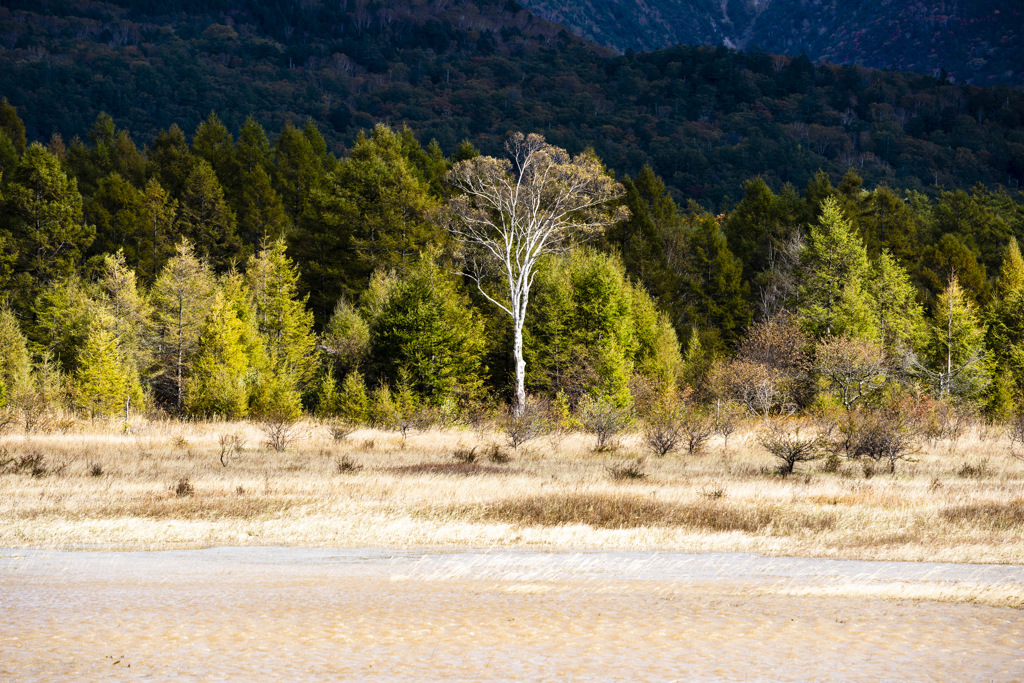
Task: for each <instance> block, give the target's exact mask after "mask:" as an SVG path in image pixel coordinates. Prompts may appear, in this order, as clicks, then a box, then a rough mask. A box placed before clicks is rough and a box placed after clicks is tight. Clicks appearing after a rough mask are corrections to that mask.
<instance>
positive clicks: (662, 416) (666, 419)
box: [644, 406, 683, 458]
mask: <svg viewBox="0 0 1024 683" xmlns="http://www.w3.org/2000/svg"><path fill="white" fill-rule="evenodd" d="M682 441H683V418H682V415H680V410H679V407H678V406H663V407H660V408H656V409H654V410H653V411H652V413H651V415H650V416H649V417H648V418H647V419H646V420H645V421H644V443H646V444H647V447H648V448H649V449H650V450H651V452H652V453H654V454H655V455H656V456H658V457H659V458H663V457H665V456H666V455H668V454H669V453H673V452H675V451H676V450H677V449H678V448H679V446H680V445H682Z"/></svg>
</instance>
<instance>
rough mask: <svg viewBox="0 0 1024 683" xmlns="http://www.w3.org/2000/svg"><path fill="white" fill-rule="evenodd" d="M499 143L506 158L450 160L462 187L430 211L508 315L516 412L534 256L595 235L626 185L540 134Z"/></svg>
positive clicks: (453, 178) (621, 214)
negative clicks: (497, 282) (439, 209)
mask: <svg viewBox="0 0 1024 683" xmlns="http://www.w3.org/2000/svg"><path fill="white" fill-rule="evenodd" d="M505 150H506V151H507V152H508V155H509V157H510V158H509V159H496V158H494V157H486V156H480V157H476V158H474V159H468V160H466V161H460V162H459V163H457V164H456V165H455V167H454V168H453V169H452V170H451V171H450V172H449V174H448V182H449V183H450V184H451V185H452V186H454V187H455V189H456V190H457V191H459V192H461V194H458V195H456V196H455V197H454V198H453V199H452V200H451V201H450V202H449V203H448V206H447V210H445V211H443V212H440V213H439V214H437V215H438V217H439V219H440V220H439V223H440V224H441V226H442V227H443V228H444V229H445V230H446V231H447V232H448V233H449V234H450V235H451V236H452V237H454V238H455V239H456V240H459V241H460V242H462V243H463V245H464V246H465V247H467V249H466V260H467V268H466V275H467V276H468V277H469V278H470V279H472V280H474V281H475V282H476V285H477V289H478V290H479V291H480V294H481V295H483V296H484V297H485V298H486V299H487V300H488V301H490V302H491V303H493V304H494V305H495V306H497V307H498V308H500V309H501V310H503V311H505V313H507V314H508V315H509V316H510V317H511V318H512V330H513V332H512V333H513V341H512V356H513V361H514V364H515V372H516V387H515V391H516V395H515V411H516V414H518V413H519V412H521V411H522V409H523V406H524V405H525V403H526V361H524V360H523V323H524V322H525V320H526V309H527V305H528V303H529V300H530V287H531V286H532V285H533V279H534V276H535V275H536V268H537V263H538V260H539V259H540V258H541V257H542V256H544V255H545V254H554V253H559V252H562V251H565V250H566V249H569V248H571V247H572V246H573V245H574V244H576V243H578V242H581V241H584V240H586V239H589V238H591V237H593V236H595V235H598V234H600V232H601V231H602V230H603V229H604V228H606V227H607V226H609V225H611V224H612V223H614V222H615V221H618V220H624V219H625V218H627V217H628V211H627V210H626V209H625V208H624V207H619V208H618V209H616V210H614V211H612V210H609V207H608V206H607V205H608V203H609V202H611V201H613V200H615V199H617V198H619V197H621V196H623V194H625V190H624V189H623V187H622V185H621V184H619V183H617V182H615V180H614V179H613V178H611V177H609V176H608V175H607V174H606V173H605V170H604V168H603V166H602V165H601V162H600V161H599V160H598V159H597V157H596V156H594V154H593V153H586V152H585V153H583V154H580V155H578V156H576V157H572V158H570V156H569V154H568V153H567V152H566V151H565V150H563V149H560V148H558V147H554V146H553V145H549V144H547V143H546V142H545V141H544V138H543V137H541V136H540V135H523V134H522V133H515V134H514V135H512V137H510V138H509V139H508V141H507V142H506V143H505ZM491 276H497V277H495V278H492V277H491ZM494 279H497V280H500V281H501V284H500V286H498V287H497V288H492V286H488V285H490V284H491V283H492V281H493V280H494ZM489 290H491V291H489Z"/></svg>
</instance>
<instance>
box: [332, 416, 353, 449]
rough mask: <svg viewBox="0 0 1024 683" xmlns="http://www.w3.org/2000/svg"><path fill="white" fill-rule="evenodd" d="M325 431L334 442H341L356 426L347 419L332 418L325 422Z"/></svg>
mask: <svg viewBox="0 0 1024 683" xmlns="http://www.w3.org/2000/svg"><path fill="white" fill-rule="evenodd" d="M327 431H328V432H329V433H330V435H331V438H332V439H334V443H342V442H343V441H345V440H346V439H348V437H350V436H351V435H352V433H353V432H354V431H356V426H355V425H354V424H352V423H351V422H349V421H347V420H332V421H331V422H329V423H327Z"/></svg>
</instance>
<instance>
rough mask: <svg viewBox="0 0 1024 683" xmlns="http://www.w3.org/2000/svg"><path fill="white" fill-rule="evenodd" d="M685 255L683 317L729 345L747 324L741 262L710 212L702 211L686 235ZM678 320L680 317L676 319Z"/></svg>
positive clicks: (682, 276) (748, 309)
mask: <svg viewBox="0 0 1024 683" xmlns="http://www.w3.org/2000/svg"><path fill="white" fill-rule="evenodd" d="M687 247H688V249H687V251H688V258H687V259H686V262H685V265H684V267H683V268H682V269H681V273H680V275H681V277H680V279H681V282H680V298H681V300H682V301H684V302H685V321H686V322H687V323H689V324H690V325H698V326H700V327H701V328H702V329H704V330H709V331H712V330H717V331H718V333H719V334H720V335H721V339H722V341H723V342H724V343H725V344H726V345H727V346H729V347H731V346H733V345H735V344H736V342H737V341H738V339H739V336H740V333H741V331H742V330H743V329H745V328H746V327H747V325H749V324H750V320H751V317H752V315H753V312H752V311H751V308H750V304H749V303H748V302H747V297H748V296H749V294H750V292H749V288H748V287H747V286H746V284H745V283H744V282H743V277H742V275H743V265H742V264H741V263H740V260H739V259H738V258H736V257H735V256H733V254H732V252H731V251H730V250H729V245H728V244H727V242H726V239H725V235H724V234H723V233H722V230H721V228H720V227H719V224H718V221H717V220H716V219H715V217H714V216H711V215H704V216H703V217H701V218H699V219H698V220H697V221H696V225H695V226H694V227H693V229H692V230H691V231H690V232H689V233H688V235H687ZM680 322H682V321H680Z"/></svg>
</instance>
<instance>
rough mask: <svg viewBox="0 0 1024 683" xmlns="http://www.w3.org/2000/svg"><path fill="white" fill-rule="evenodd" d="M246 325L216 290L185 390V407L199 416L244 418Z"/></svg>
mask: <svg viewBox="0 0 1024 683" xmlns="http://www.w3.org/2000/svg"><path fill="white" fill-rule="evenodd" d="M245 337H246V326H245V323H243V322H242V321H241V320H240V319H239V317H238V314H237V312H236V311H235V309H234V307H233V306H231V305H230V303H229V302H227V301H226V300H225V296H224V293H223V292H222V291H218V292H217V293H216V294H215V295H214V297H213V301H212V303H211V309H210V312H209V314H208V315H207V317H206V320H205V322H204V323H203V326H202V329H201V332H200V335H199V342H198V345H197V349H196V354H195V358H194V360H193V362H192V369H191V372H190V373H189V376H188V383H187V385H186V392H185V409H186V410H187V411H188V412H189V413H190V414H191V415H196V416H201V417H210V416H220V417H223V418H225V419H234V418H239V417H244V416H245V414H246V412H247V407H248V398H249V397H248V391H247V387H246V379H247V376H248V374H249V366H250V359H249V357H248V354H247V352H246V351H247V349H246V344H245Z"/></svg>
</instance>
